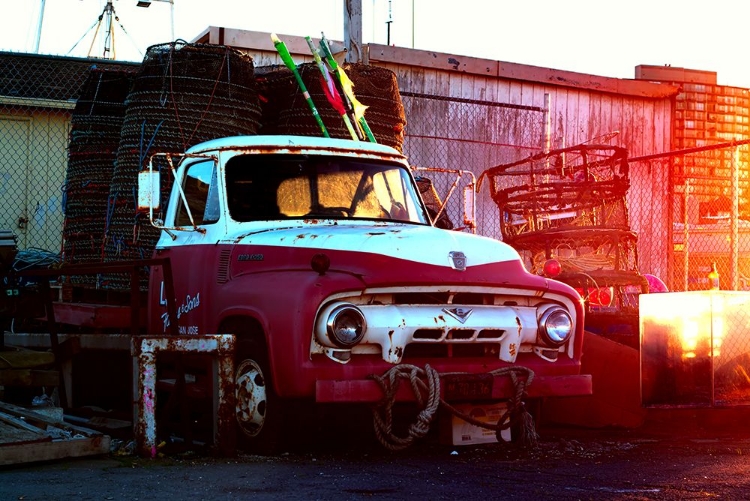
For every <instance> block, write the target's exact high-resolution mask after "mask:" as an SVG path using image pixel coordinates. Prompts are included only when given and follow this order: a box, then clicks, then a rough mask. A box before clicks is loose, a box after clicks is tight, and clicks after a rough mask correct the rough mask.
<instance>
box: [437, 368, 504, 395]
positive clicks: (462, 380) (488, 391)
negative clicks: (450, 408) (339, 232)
mask: <svg viewBox="0 0 750 501" xmlns="http://www.w3.org/2000/svg"><path fill="white" fill-rule="evenodd" d="M494 381H495V378H494V377H493V376H492V374H446V375H444V376H442V377H441V378H440V382H441V383H442V385H443V398H444V399H445V400H447V401H457V400H482V399H489V398H492V383H493V382H494Z"/></svg>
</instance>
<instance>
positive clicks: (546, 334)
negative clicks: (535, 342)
mask: <svg viewBox="0 0 750 501" xmlns="http://www.w3.org/2000/svg"><path fill="white" fill-rule="evenodd" d="M572 333H573V319H572V318H571V317H570V314H569V313H568V312H567V311H566V310H564V309H563V308H559V307H553V308H550V309H548V310H547V311H545V312H544V313H542V316H541V317H540V318H539V334H540V335H541V336H542V339H543V340H544V342H545V343H547V344H549V345H551V346H561V345H563V344H565V342H566V341H567V340H568V339H569V338H570V335H571V334H572Z"/></svg>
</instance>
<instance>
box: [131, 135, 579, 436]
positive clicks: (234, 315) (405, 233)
mask: <svg viewBox="0 0 750 501" xmlns="http://www.w3.org/2000/svg"><path fill="white" fill-rule="evenodd" d="M165 156H166V157H168V158H167V160H168V161H167V162H162V164H164V165H169V166H171V167H173V168H169V169H166V172H165V171H164V170H163V171H162V173H161V175H160V174H159V173H158V171H157V170H156V169H154V168H153V165H155V164H156V163H157V162H155V159H156V158H158V157H159V154H157V155H156V156H155V157H153V158H152V161H151V165H152V168H151V170H149V171H146V172H143V173H142V174H141V176H140V179H139V201H140V205H141V206H142V208H143V209H145V210H147V211H148V212H149V214H150V216H151V220H152V223H153V224H154V225H155V226H157V227H158V228H160V229H161V235H160V239H159V241H158V243H157V245H156V248H155V255H156V257H167V258H169V260H170V261H171V267H172V270H173V275H174V291H175V302H176V303H175V304H176V306H177V314H176V317H177V323H178V331H179V333H180V334H183V335H191V334H211V333H231V334H235V335H236V340H237V342H236V346H237V348H236V363H235V367H236V373H235V385H236V390H235V393H236V397H237V413H236V415H237V422H238V426H239V430H241V435H242V437H243V438H244V439H247V440H248V441H250V442H251V443H253V442H254V443H256V444H262V443H264V442H266V441H269V440H272V437H273V435H274V434H275V432H278V426H279V421H280V418H281V414H282V412H283V411H282V409H283V405H284V402H285V401H288V400H292V399H294V400H300V399H301V400H307V401H312V402H316V403H324V402H325V403H373V402H377V401H378V400H380V399H381V398H382V397H383V395H382V389H381V388H380V387H379V386H378V384H377V383H376V381H375V380H374V379H373V376H374V375H375V376H380V375H382V374H384V373H385V372H386V371H388V370H389V369H391V368H393V367H396V366H399V365H402V364H403V365H413V366H417V367H425V366H426V365H429V366H430V367H432V368H434V369H435V370H436V371H437V372H438V373H440V374H445V373H451V374H456V373H458V374H468V375H472V374H488V375H489V383H486V381H487V380H485V384H482V385H480V386H476V385H471V384H467V385H458V386H457V388H459V389H458V390H457V393H456V392H454V395H453V396H454V397H456V398H459V399H461V400H466V401H472V400H473V401H478V400H481V401H487V402H492V401H495V402H496V401H502V400H504V399H507V398H509V397H510V396H511V394H512V393H511V388H510V386H509V384H508V381H507V379H508V378H507V376H500V375H497V374H498V370H500V369H502V368H505V367H517V366H523V367H525V368H527V369H529V371H531V372H532V373H533V374H534V375H535V379H534V381H535V383H534V384H532V385H530V386H529V389H528V391H529V396H530V397H532V398H535V397H548V396H570V395H582V394H590V393H591V380H590V378H589V377H588V376H585V375H581V374H580V363H581V346H582V341H583V337H582V336H583V309H582V301H581V298H580V295H579V294H578V293H577V292H576V291H575V290H574V289H573V288H571V287H570V286H568V285H565V284H563V283H560V282H557V281H554V280H550V279H547V278H544V277H541V276H537V275H533V274H530V273H529V272H528V271H527V270H526V269H525V268H524V265H523V264H522V262H521V260H520V258H519V255H518V253H517V252H516V251H515V250H513V249H512V248H511V247H509V246H508V245H506V244H504V243H502V242H500V241H497V240H494V239H490V238H485V237H481V236H477V235H473V234H468V233H462V232H459V231H449V230H446V229H441V228H437V227H435V226H433V222H432V221H431V219H430V216H429V214H428V212H427V210H426V208H425V205H424V203H423V202H422V200H421V198H420V196H419V190H418V187H417V185H416V183H415V179H414V177H413V175H412V171H411V169H410V167H409V163H408V160H407V159H406V158H405V157H404V156H403V155H402V154H400V153H399V152H397V151H396V150H395V149H392V148H390V147H387V146H384V145H379V144H374V143H366V142H357V141H350V140H338V139H327V138H326V139H323V138H314V137H296V136H247V137H244V136H243V137H229V138H222V139H217V140H213V141H209V142H206V143H203V144H199V145H197V146H195V147H193V148H191V149H190V150H188V151H187V152H185V153H182V154H180V155H165ZM165 177H167V178H169V179H170V180H171V179H173V182H172V184H171V187H170V189H171V195H170V197H169V202H168V204H166V208H165V207H160V204H159V202H158V200H159V198H160V197H159V192H160V191H163V190H164V183H165ZM161 205H164V204H161ZM149 281H150V282H149V296H150V298H149V301H148V308H149V315H148V317H149V319H150V320H149V321H150V326H149V330H150V332H153V333H167V332H168V328H169V323H170V321H171V320H170V318H169V316H168V314H167V310H166V300H165V297H164V291H165V287H164V276H163V274H162V270H161V268H158V267H154V268H153V269H152V270H151V275H150V278H149ZM444 391H445V389H444ZM443 396H446V395H443ZM405 398H407V399H408V397H405Z"/></svg>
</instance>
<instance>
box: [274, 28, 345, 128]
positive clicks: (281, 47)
mask: <svg viewBox="0 0 750 501" xmlns="http://www.w3.org/2000/svg"><path fill="white" fill-rule="evenodd" d="M271 40H272V41H273V45H274V47H276V50H277V51H278V53H279V56H281V60H282V61H284V64H285V65H286V67H287V68H289V69H290V70H292V73H293V74H294V78H295V79H296V80H297V85H298V86H299V89H300V90H301V91H302V95H303V96H305V101H307V105H308V106H309V107H310V111H311V112H312V114H313V117H315V121H316V122H317V123H318V126H319V127H320V130H321V131H322V132H323V135H324V136H325V137H331V136H330V135H328V130H326V126H325V124H324V123H323V119H322V118H320V114H319V113H318V109H317V108H316V107H315V103H313V100H312V98H311V97H310V93H309V92H307V87H306V86H305V82H303V81H302V76H301V75H300V74H299V71H298V70H297V65H296V64H294V60H293V59H292V55H291V54H290V53H289V49H287V48H286V44H285V43H284V42H282V41H281V40H280V39H279V37H277V36H276V34H275V33H272V34H271Z"/></svg>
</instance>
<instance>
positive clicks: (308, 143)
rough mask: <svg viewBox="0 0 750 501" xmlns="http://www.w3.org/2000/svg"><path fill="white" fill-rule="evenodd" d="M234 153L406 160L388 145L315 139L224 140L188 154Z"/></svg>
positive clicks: (203, 146) (291, 137)
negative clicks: (328, 154) (327, 154)
mask: <svg viewBox="0 0 750 501" xmlns="http://www.w3.org/2000/svg"><path fill="white" fill-rule="evenodd" d="M230 149H248V150H260V151H262V150H290V152H295V153H297V152H299V153H313V152H314V151H315V150H318V151H320V150H323V151H329V152H336V153H340V154H355V155H356V154H366V155H367V154H370V155H376V156H391V157H396V158H398V159H401V160H403V159H404V156H403V155H402V154H401V153H399V152H398V151H397V150H396V149H394V148H392V147H390V146H386V145H384V144H377V143H371V142H368V141H353V140H351V139H332V138H325V137H313V136H281V135H273V136H263V135H253V136H230V137H222V138H219V139H213V140H211V141H206V142H204V143H200V144H197V145H195V146H192V147H191V148H190V149H189V150H188V151H187V152H188V153H193V154H197V153H206V152H210V151H219V150H230Z"/></svg>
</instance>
